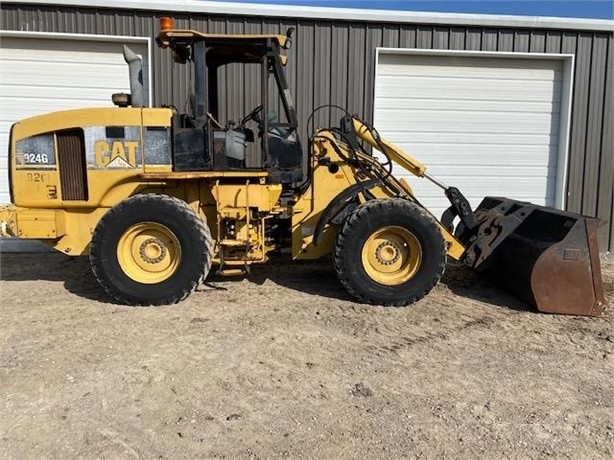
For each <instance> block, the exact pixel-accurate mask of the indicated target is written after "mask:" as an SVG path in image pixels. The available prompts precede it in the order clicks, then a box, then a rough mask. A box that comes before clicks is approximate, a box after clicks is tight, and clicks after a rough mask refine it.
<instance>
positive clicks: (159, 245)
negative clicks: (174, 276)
mask: <svg viewBox="0 0 614 460" xmlns="http://www.w3.org/2000/svg"><path fill="white" fill-rule="evenodd" d="M167 252H168V250H167V249H166V246H165V245H164V243H163V242H162V241H161V240H160V239H159V238H155V237H154V238H148V239H146V240H145V241H143V242H142V243H141V247H140V249H139V254H140V255H141V258H142V259H143V260H144V261H145V262H146V263H148V264H157V263H158V262H161V261H162V260H163V259H164V258H165V257H166V254H167Z"/></svg>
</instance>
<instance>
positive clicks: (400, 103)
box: [379, 96, 561, 113]
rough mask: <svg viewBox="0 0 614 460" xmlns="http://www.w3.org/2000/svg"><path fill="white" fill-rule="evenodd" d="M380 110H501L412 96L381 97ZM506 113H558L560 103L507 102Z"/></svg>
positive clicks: (493, 104) (494, 104) (494, 105)
mask: <svg viewBox="0 0 614 460" xmlns="http://www.w3.org/2000/svg"><path fill="white" fill-rule="evenodd" d="M380 101H381V103H380V106H379V109H380V110H398V109H407V110H443V111H474V110H482V109H484V110H486V111H492V112H497V111H500V110H501V101H497V100H492V101H489V100H479V101H476V100H473V99H458V98H457V99H454V100H450V99H437V98H425V97H412V96H402V97H400V96H397V97H382V98H381V99H380ZM505 106H506V111H507V112H521V113H526V112H531V113H552V112H557V113H558V112H560V111H561V104H560V102H552V101H507V102H506V104H505Z"/></svg>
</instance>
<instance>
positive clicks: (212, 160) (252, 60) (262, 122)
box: [156, 18, 303, 184]
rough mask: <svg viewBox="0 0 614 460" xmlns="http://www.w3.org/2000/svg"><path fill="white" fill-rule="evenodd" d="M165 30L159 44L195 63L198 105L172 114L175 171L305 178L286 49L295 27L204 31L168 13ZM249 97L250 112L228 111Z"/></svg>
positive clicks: (292, 180)
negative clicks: (281, 31) (239, 92)
mask: <svg viewBox="0 0 614 460" xmlns="http://www.w3.org/2000/svg"><path fill="white" fill-rule="evenodd" d="M161 29H162V30H161V32H160V34H159V36H158V38H157V40H156V41H157V43H158V45H159V46H160V47H162V48H170V49H171V50H172V52H173V59H174V60H175V62H177V63H180V64H186V63H189V62H192V63H193V80H192V79H191V81H193V82H194V84H193V91H194V94H193V101H192V102H193V104H192V111H191V112H190V113H177V114H175V115H174V117H173V120H172V139H173V164H174V169H175V171H208V170H220V171H241V170H259V171H262V170H264V171H267V172H268V173H269V174H268V182H269V183H281V184H292V183H296V182H299V181H301V180H302V171H303V154H302V149H301V146H300V142H299V138H298V133H297V126H298V123H297V119H296V111H295V108H294V103H293V101H292V97H291V95H290V89H289V87H288V84H287V81H286V77H285V74H284V71H283V66H284V65H285V63H286V62H287V57H286V56H284V55H282V54H281V51H282V49H288V48H289V46H290V43H291V37H292V33H293V29H290V30H288V33H287V35H286V36H282V35H216V34H203V33H200V32H196V31H193V30H180V29H174V28H173V24H172V20H170V19H169V18H163V19H162V20H161ZM237 78H240V79H243V81H242V83H241V84H242V86H243V87H244V88H246V89H245V95H244V96H243V99H244V100H243V101H240V103H236V104H229V103H228V101H229V100H230V99H231V98H233V97H236V95H235V94H228V93H230V91H229V88H230V87H231V84H230V81H231V80H233V81H235V82H236V80H237ZM252 87H253V88H252ZM248 88H252V89H251V91H250V90H249V89H248ZM224 93H227V94H225V97H224V99H223V101H224V102H225V105H224V106H221V104H220V100H222V94H224ZM254 101H256V102H255V104H254ZM250 102H251V103H252V104H253V105H252V106H251V110H250V111H249V113H246V114H231V113H229V107H230V105H232V106H238V105H241V106H246V107H247V106H248V105H247V104H250Z"/></svg>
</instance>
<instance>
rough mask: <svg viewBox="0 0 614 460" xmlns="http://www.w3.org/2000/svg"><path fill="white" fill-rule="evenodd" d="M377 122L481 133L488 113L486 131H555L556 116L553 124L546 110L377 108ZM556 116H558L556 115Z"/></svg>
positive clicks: (423, 129) (422, 129)
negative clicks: (400, 109) (491, 110)
mask: <svg viewBox="0 0 614 460" xmlns="http://www.w3.org/2000/svg"><path fill="white" fill-rule="evenodd" d="M379 114H380V117H379V119H378V120H379V123H380V124H382V125H384V126H386V125H390V124H392V123H401V124H404V125H405V126H406V127H407V129H408V130H410V131H412V132H414V133H416V132H437V131H444V130H445V131H446V132H451V133H455V132H461V133H482V132H483V131H482V129H484V128H483V123H482V120H483V118H484V116H488V117H489V118H490V120H489V127H488V130H489V131H488V132H490V133H499V134H521V135H523V134H540V133H544V132H548V133H550V134H553V135H556V134H558V119H555V120H554V122H555V124H554V126H553V120H552V117H551V115H550V114H546V113H537V114H534V113H513V114H510V113H505V112H489V111H485V112H476V111H472V112H461V111H456V112H443V111H412V110H403V111H398V110H386V109H382V110H381V111H380V112H379ZM557 118H558V117H557Z"/></svg>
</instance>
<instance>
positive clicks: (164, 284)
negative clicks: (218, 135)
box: [90, 194, 213, 305]
mask: <svg viewBox="0 0 614 460" xmlns="http://www.w3.org/2000/svg"><path fill="white" fill-rule="evenodd" d="M212 253H213V241H212V238H211V232H210V231H209V227H208V226H207V223H206V222H204V221H203V219H201V218H200V217H199V216H198V215H197V214H196V213H195V212H194V211H193V210H192V209H191V208H190V207H189V206H188V205H187V203H185V202H184V201H182V200H180V199H178V198H175V197H171V196H167V195H157V194H144V195H135V196H133V197H130V198H127V199H126V200H124V201H122V202H121V203H119V204H117V205H116V206H114V207H113V208H111V209H110V210H109V211H108V212H107V213H106V214H105V215H104V216H103V217H102V219H101V220H100V222H99V223H98V225H97V226H96V229H95V231H94V234H93V236H92V243H91V246H90V263H91V265H92V271H93V272H94V276H95V277H96V279H97V280H98V282H99V283H100V284H101V285H102V287H103V288H104V289H105V291H106V292H107V293H108V294H109V295H110V296H111V297H113V298H114V299H115V300H117V301H118V302H120V303H123V304H126V305H168V304H173V303H176V302H179V301H180V300H182V299H185V298H186V297H187V296H188V295H189V294H190V293H191V292H192V291H194V289H196V287H197V286H198V284H199V282H202V281H204V279H205V278H206V276H207V274H208V273H209V270H210V268H211V261H212Z"/></svg>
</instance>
